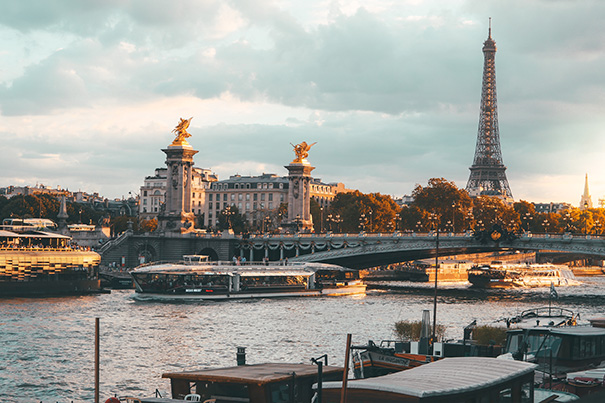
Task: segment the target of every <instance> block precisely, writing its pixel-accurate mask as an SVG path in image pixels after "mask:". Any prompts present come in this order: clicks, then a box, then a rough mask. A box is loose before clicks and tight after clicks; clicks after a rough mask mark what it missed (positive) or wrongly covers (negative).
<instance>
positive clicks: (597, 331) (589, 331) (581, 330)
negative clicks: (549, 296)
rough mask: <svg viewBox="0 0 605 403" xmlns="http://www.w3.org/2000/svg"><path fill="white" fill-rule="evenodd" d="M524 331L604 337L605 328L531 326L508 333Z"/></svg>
mask: <svg viewBox="0 0 605 403" xmlns="http://www.w3.org/2000/svg"><path fill="white" fill-rule="evenodd" d="M525 331H530V332H531V331H536V332H542V333H545V332H548V333H551V334H560V335H568V336H605V328H601V327H592V326H566V327H548V326H533V327H527V328H519V329H511V330H509V332H510V333H514V332H516V333H521V332H525Z"/></svg>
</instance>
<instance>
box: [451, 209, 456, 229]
mask: <svg viewBox="0 0 605 403" xmlns="http://www.w3.org/2000/svg"><path fill="white" fill-rule="evenodd" d="M452 232H456V202H452Z"/></svg>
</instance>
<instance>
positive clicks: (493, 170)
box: [466, 18, 513, 201]
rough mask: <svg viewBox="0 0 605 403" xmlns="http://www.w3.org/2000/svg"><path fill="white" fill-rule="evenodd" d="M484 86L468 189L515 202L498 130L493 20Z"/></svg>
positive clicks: (485, 48) (485, 50) (486, 47)
mask: <svg viewBox="0 0 605 403" xmlns="http://www.w3.org/2000/svg"><path fill="white" fill-rule="evenodd" d="M483 55H484V62H483V85H482V88H481V112H480V116H479V131H478V133H477V146H476V147H475V159H474V161H473V165H472V166H471V167H470V168H469V169H470V170H471V174H470V177H469V178H468V183H467V184H466V191H467V192H468V193H469V194H470V195H471V196H473V197H476V196H482V195H485V196H498V197H500V198H502V199H505V200H509V201H512V200H513V194H512V192H511V191H510V187H509V186H508V180H507V179H506V173H505V171H506V167H505V166H504V164H503V163H502V151H501V150H500V134H499V130H498V100H497V98H496V42H495V41H494V40H493V39H492V20H491V18H490V20H489V34H488V38H487V40H486V41H485V42H484V43H483Z"/></svg>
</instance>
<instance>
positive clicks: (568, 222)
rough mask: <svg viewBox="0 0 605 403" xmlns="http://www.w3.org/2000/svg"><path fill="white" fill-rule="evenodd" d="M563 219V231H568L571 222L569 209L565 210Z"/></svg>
mask: <svg viewBox="0 0 605 403" xmlns="http://www.w3.org/2000/svg"><path fill="white" fill-rule="evenodd" d="M563 221H564V222H565V229H564V232H569V230H570V223H571V214H570V213H569V211H566V212H565V215H564V216H563Z"/></svg>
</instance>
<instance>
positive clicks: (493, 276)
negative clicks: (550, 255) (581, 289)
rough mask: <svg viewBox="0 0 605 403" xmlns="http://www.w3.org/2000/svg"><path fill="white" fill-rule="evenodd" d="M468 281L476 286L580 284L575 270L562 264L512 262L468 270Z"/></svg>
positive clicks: (504, 286) (556, 285)
mask: <svg viewBox="0 0 605 403" xmlns="http://www.w3.org/2000/svg"><path fill="white" fill-rule="evenodd" d="M468 281H469V282H470V283H471V284H472V285H473V286H475V287H481V288H507V287H549V286H550V285H551V284H552V285H553V286H555V287H559V286H569V285H579V284H580V282H579V281H577V280H576V278H575V276H574V274H573V272H572V271H571V270H570V269H569V268H568V267H567V266H562V265H552V264H531V265H525V264H511V265H481V266H475V267H473V268H472V269H470V270H469V271H468Z"/></svg>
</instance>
